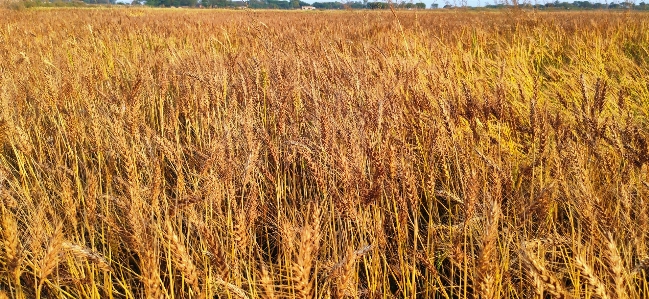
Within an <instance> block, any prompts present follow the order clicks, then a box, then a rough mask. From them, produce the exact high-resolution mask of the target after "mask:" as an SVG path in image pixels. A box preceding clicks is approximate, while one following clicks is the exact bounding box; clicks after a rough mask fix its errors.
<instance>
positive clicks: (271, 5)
mask: <svg viewBox="0 0 649 299" xmlns="http://www.w3.org/2000/svg"><path fill="white" fill-rule="evenodd" d="M117 1H124V0H117ZM128 1H132V2H130V3H126V4H131V5H142V4H144V5H148V6H157V7H214V8H228V7H229V8H246V7H247V8H253V9H300V8H302V7H305V6H313V7H315V8H317V9H389V8H390V4H389V3H387V2H367V1H363V2H360V1H355V2H345V3H342V2H315V3H313V4H309V3H307V2H303V1H300V0H249V1H232V0H128ZM18 3H20V4H21V6H22V7H33V6H79V5H84V4H125V3H118V2H116V0H50V1H47V0H29V1H18ZM393 7H394V8H396V9H426V8H431V9H436V8H439V4H437V3H433V4H431V5H429V6H428V7H427V6H426V4H424V3H421V2H419V3H412V2H409V3H406V2H401V3H393ZM513 7H514V6H513V5H506V4H496V5H487V6H485V8H487V9H506V8H513ZM518 7H519V8H523V9H532V8H534V9H565V10H591V9H633V10H649V4H647V3H645V2H640V3H639V4H635V3H631V2H621V3H608V4H604V3H591V2H589V1H574V2H572V3H569V2H559V1H554V2H550V3H546V4H536V5H533V4H521V5H519V6H518ZM443 8H446V9H452V8H476V7H470V6H469V7H458V6H453V5H450V4H447V5H444V6H443Z"/></svg>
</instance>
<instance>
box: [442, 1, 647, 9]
mask: <svg viewBox="0 0 649 299" xmlns="http://www.w3.org/2000/svg"><path fill="white" fill-rule="evenodd" d="M519 6H521V7H523V8H536V9H568V10H569V9H580V10H589V9H634V10H649V4H646V3H645V2H640V3H639V4H635V3H632V2H622V3H608V4H605V3H591V2H589V1H574V2H572V3H569V2H559V1H554V2H550V3H546V4H536V5H532V4H524V5H519ZM509 7H512V6H511V5H504V4H497V5H487V6H486V8H495V9H500V8H509ZM447 8H448V7H447Z"/></svg>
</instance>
